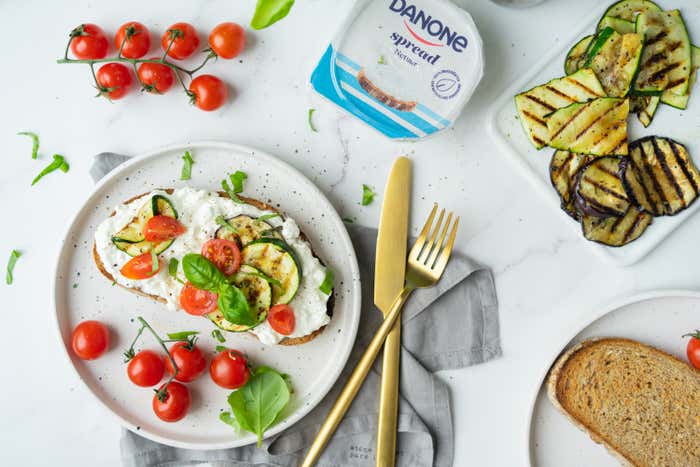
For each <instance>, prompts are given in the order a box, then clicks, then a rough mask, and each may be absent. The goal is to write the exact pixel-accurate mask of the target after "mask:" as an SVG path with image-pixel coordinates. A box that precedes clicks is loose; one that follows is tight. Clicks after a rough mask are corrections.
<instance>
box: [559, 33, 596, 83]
mask: <svg viewBox="0 0 700 467" xmlns="http://www.w3.org/2000/svg"><path fill="white" fill-rule="evenodd" d="M592 41H593V35H590V36H586V37H584V38H583V39H581V40H580V41H578V42H577V43H576V44H574V46H573V47H571V50H569V53H567V54H566V61H565V62H564V72H565V73H566V74H567V75H572V74H574V73H576V72H577V71H578V70H580V69H581V68H583V65H584V64H585V63H586V60H587V58H588V48H589V46H590V45H591V42H592Z"/></svg>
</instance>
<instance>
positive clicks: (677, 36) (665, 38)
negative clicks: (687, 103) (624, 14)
mask: <svg viewBox="0 0 700 467" xmlns="http://www.w3.org/2000/svg"><path fill="white" fill-rule="evenodd" d="M636 31H637V33H640V34H643V35H644V38H645V45H644V52H643V53H642V62H641V65H640V69H639V73H638V75H637V80H636V81H635V85H634V90H635V92H637V93H642V94H644V93H652V94H661V92H663V91H664V90H668V91H669V92H670V93H673V94H677V95H680V96H682V95H685V94H686V93H687V91H688V83H689V80H690V72H691V69H692V57H691V45H690V39H689V38H688V31H687V30H686V28H685V23H684V22H683V17H682V16H681V14H680V12H679V11H678V10H672V11H661V12H652V11H649V12H646V13H642V14H640V15H639V16H637V22H636Z"/></svg>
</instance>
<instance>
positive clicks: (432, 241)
mask: <svg viewBox="0 0 700 467" xmlns="http://www.w3.org/2000/svg"><path fill="white" fill-rule="evenodd" d="M444 217H445V210H444V209H442V210H441V211H440V215H439V216H438V220H437V224H435V227H434V228H433V229H432V232H433V233H432V234H431V235H430V240H428V243H427V244H426V245H425V247H424V248H423V251H422V252H421V254H420V256H419V257H418V262H420V263H425V260H426V259H428V255H429V254H430V252H431V251H432V250H433V249H434V248H435V239H436V238H437V236H438V234H439V233H440V227H441V226H442V220H443V219H444Z"/></svg>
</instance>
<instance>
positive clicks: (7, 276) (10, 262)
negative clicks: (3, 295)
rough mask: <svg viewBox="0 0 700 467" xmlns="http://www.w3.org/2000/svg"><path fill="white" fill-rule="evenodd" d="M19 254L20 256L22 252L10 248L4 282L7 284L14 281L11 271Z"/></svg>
mask: <svg viewBox="0 0 700 467" xmlns="http://www.w3.org/2000/svg"><path fill="white" fill-rule="evenodd" d="M20 256H22V253H20V252H19V251H17V250H12V251H11V252H10V259H9V260H8V261H7V272H6V273H5V282H6V283H7V285H12V282H13V281H14V276H13V275H12V273H13V271H14V270H15V264H16V263H17V260H18V259H19V257H20Z"/></svg>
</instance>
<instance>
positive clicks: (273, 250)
mask: <svg viewBox="0 0 700 467" xmlns="http://www.w3.org/2000/svg"><path fill="white" fill-rule="evenodd" d="M241 262H242V263H243V264H247V265H249V266H253V267H255V268H256V269H259V270H260V271H262V272H263V273H264V274H265V275H267V276H269V277H271V278H272V279H274V280H275V281H276V283H274V284H272V304H273V305H277V304H279V303H289V302H290V301H291V300H292V298H294V295H296V293H297V290H298V289H299V284H300V283H301V263H300V262H299V260H298V259H297V256H296V253H295V252H294V250H292V248H291V247H290V246H289V245H287V244H286V243H285V242H284V241H282V240H279V239H276V238H260V239H258V240H254V241H253V242H251V243H249V244H248V245H247V246H246V247H245V248H243V251H241Z"/></svg>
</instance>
